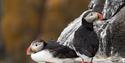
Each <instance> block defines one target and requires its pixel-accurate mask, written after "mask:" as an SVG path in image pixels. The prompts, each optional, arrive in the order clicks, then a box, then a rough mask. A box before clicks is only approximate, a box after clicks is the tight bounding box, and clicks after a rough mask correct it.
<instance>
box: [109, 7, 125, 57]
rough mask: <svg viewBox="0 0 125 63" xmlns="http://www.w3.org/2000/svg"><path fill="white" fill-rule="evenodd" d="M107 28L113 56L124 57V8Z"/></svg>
mask: <svg viewBox="0 0 125 63" xmlns="http://www.w3.org/2000/svg"><path fill="white" fill-rule="evenodd" d="M111 21H112V23H111V25H110V27H109V32H110V39H109V40H111V41H110V42H111V47H112V52H113V54H115V53H118V55H119V56H121V57H125V7H123V8H122V9H121V10H120V11H119V12H118V13H117V14H116V15H115V16H114V17H113V18H112V19H111Z"/></svg>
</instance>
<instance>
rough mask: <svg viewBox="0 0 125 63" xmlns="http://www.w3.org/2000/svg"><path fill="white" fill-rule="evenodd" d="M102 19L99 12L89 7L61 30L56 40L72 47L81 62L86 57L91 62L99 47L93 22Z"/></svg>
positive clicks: (84, 61)
mask: <svg viewBox="0 0 125 63" xmlns="http://www.w3.org/2000/svg"><path fill="white" fill-rule="evenodd" d="M103 19H104V18H103V15H102V14H101V13H99V12H94V11H92V10H91V9H89V10H87V11H85V12H83V13H82V15H80V17H78V18H77V19H75V20H74V21H73V22H71V23H70V24H69V25H68V26H67V27H66V28H65V29H64V30H63V31H62V32H61V34H60V36H59V38H58V40H57V42H60V44H61V45H64V46H68V47H69V48H71V49H73V50H74V51H75V52H76V54H77V55H78V56H79V57H81V58H82V61H81V63H86V60H87V62H88V59H90V63H92V62H93V57H94V56H95V55H96V53H97V52H98V48H99V37H98V36H97V32H96V30H95V28H94V27H95V26H94V23H95V22H96V21H103ZM88 63H89V62H88Z"/></svg>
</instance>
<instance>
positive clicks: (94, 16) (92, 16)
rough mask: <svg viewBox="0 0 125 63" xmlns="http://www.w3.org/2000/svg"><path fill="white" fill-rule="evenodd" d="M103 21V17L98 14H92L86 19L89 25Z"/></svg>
mask: <svg viewBox="0 0 125 63" xmlns="http://www.w3.org/2000/svg"><path fill="white" fill-rule="evenodd" d="M98 19H102V15H101V14H99V13H97V12H90V13H89V14H88V15H87V16H86V17H85V20H86V21H87V22H89V23H93V22H94V21H95V20H98Z"/></svg>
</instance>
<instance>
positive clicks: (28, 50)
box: [26, 46, 31, 55]
mask: <svg viewBox="0 0 125 63" xmlns="http://www.w3.org/2000/svg"><path fill="white" fill-rule="evenodd" d="M26 54H27V55H30V54H31V48H30V46H29V47H28V48H27V49H26Z"/></svg>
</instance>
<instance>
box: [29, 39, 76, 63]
mask: <svg viewBox="0 0 125 63" xmlns="http://www.w3.org/2000/svg"><path fill="white" fill-rule="evenodd" d="M27 55H31V58H32V60H34V61H36V62H38V63H42V62H46V63H63V60H65V59H69V58H72V59H73V58H76V57H78V56H77V54H76V53H75V51H74V50H72V49H70V48H69V47H66V46H63V45H60V44H59V43H58V42H55V41H48V42H45V41H44V40H35V41H33V42H32V43H31V45H30V46H29V47H28V49H27Z"/></svg>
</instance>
